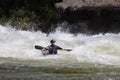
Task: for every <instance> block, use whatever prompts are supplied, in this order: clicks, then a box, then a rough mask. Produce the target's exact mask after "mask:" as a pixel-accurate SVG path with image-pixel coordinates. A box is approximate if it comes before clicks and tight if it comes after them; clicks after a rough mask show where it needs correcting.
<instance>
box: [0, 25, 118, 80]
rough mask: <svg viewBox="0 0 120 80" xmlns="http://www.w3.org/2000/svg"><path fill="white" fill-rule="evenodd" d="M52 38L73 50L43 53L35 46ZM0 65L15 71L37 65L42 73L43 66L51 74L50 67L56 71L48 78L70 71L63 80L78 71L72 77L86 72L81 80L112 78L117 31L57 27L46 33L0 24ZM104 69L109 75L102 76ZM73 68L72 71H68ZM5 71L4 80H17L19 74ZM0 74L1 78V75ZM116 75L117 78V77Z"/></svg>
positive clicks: (52, 79) (106, 79) (75, 77)
mask: <svg viewBox="0 0 120 80" xmlns="http://www.w3.org/2000/svg"><path fill="white" fill-rule="evenodd" d="M59 27H60V26H59ZM51 39H55V40H56V44H57V45H59V46H61V47H62V48H67V49H72V51H71V52H66V51H58V54H57V55H49V56H44V55H42V53H41V51H40V50H36V49H35V48H34V46H35V45H40V46H44V47H46V46H48V45H50V42H49V41H50V40H51ZM0 66H2V67H1V68H3V67H5V69H8V70H9V67H11V66H12V67H13V68H14V67H15V70H16V69H18V70H19V68H20V70H21V67H22V69H23V68H24V69H25V70H26V67H23V66H27V69H29V67H30V69H31V67H32V69H33V71H34V69H35V68H36V67H37V68H39V67H40V72H42V73H44V71H42V69H43V68H44V67H45V68H47V69H45V70H46V71H47V72H46V73H50V71H49V68H50V69H51V68H52V69H54V68H55V71H56V72H51V74H50V75H48V76H51V75H52V74H53V73H56V77H52V78H49V79H48V80H54V79H55V80H57V79H60V78H57V77H58V74H57V71H58V72H59V73H60V74H61V75H60V76H63V75H62V74H64V73H66V74H69V73H70V75H67V76H64V79H65V80H66V79H68V76H69V78H70V77H71V73H72V74H74V73H75V74H76V73H77V75H72V76H73V78H74V79H80V77H79V76H78V74H83V73H85V74H88V75H87V77H85V76H81V80H94V79H93V78H95V79H96V80H99V79H100V80H101V79H102V80H103V79H104V80H114V79H116V77H113V76H111V74H112V73H113V72H114V74H117V75H118V74H119V69H120V68H119V67H120V34H113V33H106V34H105V35H103V34H98V35H85V34H77V35H74V34H70V33H69V32H64V31H61V28H57V29H56V31H55V32H51V33H50V34H49V35H47V34H46V33H42V32H41V31H23V30H16V29H13V28H12V27H11V26H10V25H6V26H2V25H0ZM6 66H8V67H6ZM16 67H17V68H16ZM94 68H95V69H94ZM106 68H109V69H108V71H105V72H106V74H108V73H111V74H109V76H104V77H103V76H102V75H104V73H105V72H104V69H105V70H106ZM24 69H23V70H24ZM64 69H66V70H67V71H66V70H64ZM72 69H73V72H71V70H72ZM15 70H14V71H15ZM78 70H79V71H78ZM81 70H82V71H81ZM87 70H88V71H87ZM99 70H100V71H99ZM101 70H102V71H101ZM60 71H63V72H60ZM0 73H2V72H0ZM23 73H24V71H23ZM94 73H95V74H98V73H99V74H100V75H96V76H95V75H94ZM5 74H7V75H8V76H7V78H6V80H7V79H9V78H10V79H12V78H14V79H16V80H17V79H18V78H19V77H20V76H19V74H18V75H17V76H14V77H10V75H9V74H8V73H6V72H5ZM13 74H14V72H13ZM25 74H26V73H25ZM39 74H40V73H39ZM44 74H45V73H44ZM90 75H91V77H90ZM0 76H3V77H4V74H3V75H2V74H1V75H0ZM18 76H19V77H18ZM28 76H29V77H28ZM43 76H44V77H43ZM43 76H42V77H43V79H46V77H45V76H46V75H43ZM100 76H102V77H100ZM114 76H116V75H114ZM21 78H22V77H21ZM30 78H31V77H30V75H27V78H26V77H25V76H24V79H30ZM117 78H119V77H118V76H117ZM31 79H33V80H34V79H36V80H37V79H38V80H39V79H40V77H38V76H35V74H34V72H33V77H32V78H31ZM61 79H63V77H61ZM69 80H70V79H69Z"/></svg>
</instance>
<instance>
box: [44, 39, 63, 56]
mask: <svg viewBox="0 0 120 80" xmlns="http://www.w3.org/2000/svg"><path fill="white" fill-rule="evenodd" d="M55 42H56V41H55V40H53V39H52V40H51V41H50V43H51V45H49V46H47V47H46V48H45V50H48V52H49V53H48V54H57V50H64V49H63V48H61V47H59V46H57V45H55Z"/></svg>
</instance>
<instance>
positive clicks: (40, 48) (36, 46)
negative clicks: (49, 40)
mask: <svg viewBox="0 0 120 80" xmlns="http://www.w3.org/2000/svg"><path fill="white" fill-rule="evenodd" d="M43 48H44V47H42V46H38V45H35V49H39V50H42V49H43ZM63 50H64V51H72V49H63Z"/></svg>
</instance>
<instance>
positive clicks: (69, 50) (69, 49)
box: [64, 49, 72, 51]
mask: <svg viewBox="0 0 120 80" xmlns="http://www.w3.org/2000/svg"><path fill="white" fill-rule="evenodd" d="M64 50H65V51H72V49H64Z"/></svg>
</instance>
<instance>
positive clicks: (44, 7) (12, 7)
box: [0, 0, 62, 29]
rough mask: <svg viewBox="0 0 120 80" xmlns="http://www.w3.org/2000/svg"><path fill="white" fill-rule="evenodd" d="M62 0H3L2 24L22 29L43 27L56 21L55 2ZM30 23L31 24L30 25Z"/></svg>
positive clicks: (0, 12) (0, 2)
mask: <svg viewBox="0 0 120 80" xmlns="http://www.w3.org/2000/svg"><path fill="white" fill-rule="evenodd" d="M60 1H62V0H1V1H0V24H4V23H6V22H8V21H9V23H10V24H11V25H12V26H17V27H15V28H20V29H30V28H31V27H33V26H36V27H34V28H35V29H43V28H44V27H43V26H47V25H50V24H51V23H52V22H54V21H55V16H54V15H55V7H54V4H55V3H57V2H60ZM28 23H29V25H28Z"/></svg>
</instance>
